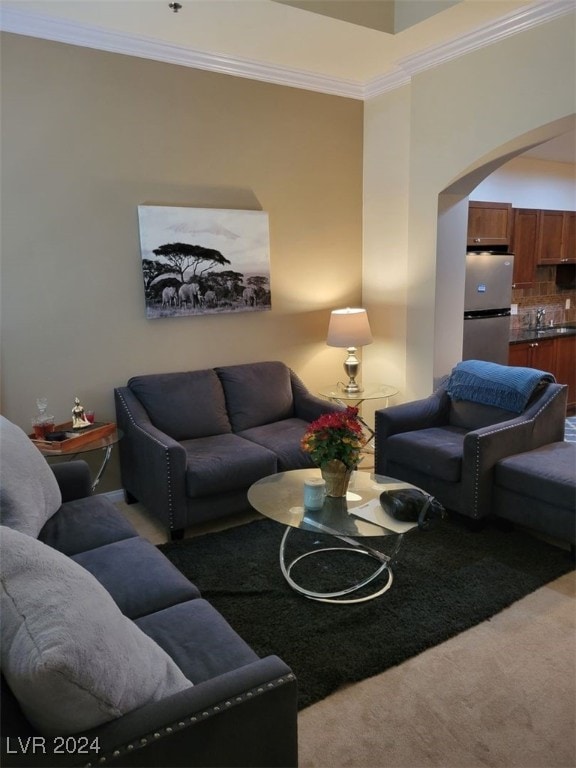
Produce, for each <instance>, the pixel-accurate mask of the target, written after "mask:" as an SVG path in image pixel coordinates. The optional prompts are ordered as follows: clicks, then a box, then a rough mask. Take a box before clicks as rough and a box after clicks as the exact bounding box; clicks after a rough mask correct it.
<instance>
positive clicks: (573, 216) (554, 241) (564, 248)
mask: <svg viewBox="0 0 576 768" xmlns="http://www.w3.org/2000/svg"><path fill="white" fill-rule="evenodd" d="M536 263H537V264H538V265H541V266H543V265H546V264H574V263H576V212H575V211H540V223H539V232H538V246H537V255H536Z"/></svg>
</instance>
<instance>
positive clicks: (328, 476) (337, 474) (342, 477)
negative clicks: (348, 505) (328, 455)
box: [320, 459, 353, 497]
mask: <svg viewBox="0 0 576 768" xmlns="http://www.w3.org/2000/svg"><path fill="white" fill-rule="evenodd" d="M320 472H321V474H322V477H323V479H324V480H325V481H326V496H334V497H342V496H346V491H347V490H348V484H349V483H350V478H351V477H352V472H353V470H351V469H349V468H348V467H347V466H346V464H343V463H342V462H341V461H339V460H338V459H331V460H330V461H327V462H326V463H325V464H322V466H321V467H320Z"/></svg>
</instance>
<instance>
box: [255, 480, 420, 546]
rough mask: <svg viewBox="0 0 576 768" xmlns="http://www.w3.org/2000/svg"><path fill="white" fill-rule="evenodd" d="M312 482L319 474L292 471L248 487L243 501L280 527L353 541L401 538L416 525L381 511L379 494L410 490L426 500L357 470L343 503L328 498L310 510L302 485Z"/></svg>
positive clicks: (398, 482) (392, 482) (397, 483)
mask: <svg viewBox="0 0 576 768" xmlns="http://www.w3.org/2000/svg"><path fill="white" fill-rule="evenodd" d="M312 477H321V475H320V470H319V469H317V468H312V469H295V470H291V471H290V472H278V473H277V474H275V475H270V476H269V477H264V478H262V479H261V480H258V481H257V482H256V483H254V484H253V485H252V486H251V487H250V489H249V490H248V501H249V502H250V504H251V505H252V506H253V507H254V509H256V510H257V511H258V512H260V513H261V514H263V515H265V516H266V517H269V518H271V519H272V520H276V521H277V522H278V523H282V524H283V525H286V526H290V527H292V528H300V529H302V530H306V531H314V532H315V533H330V534H332V535H336V536H355V537H356V536H386V535H389V534H394V533H405V532H406V531H409V530H411V529H412V528H415V527H417V523H412V522H410V523H406V522H400V521H398V520H396V519H395V518H393V517H392V516H391V515H390V514H388V513H387V512H385V510H384V509H383V507H382V505H381V503H380V495H381V494H382V493H384V492H386V493H387V494H388V492H390V491H392V492H394V491H399V490H403V491H405V490H410V491H414V492H416V494H417V497H420V499H421V501H422V503H426V502H427V501H429V500H430V498H431V497H430V496H429V495H428V494H427V493H425V492H424V491H422V490H421V489H420V488H416V486H414V485H411V484H410V483H405V482H403V481H402V480H396V479H394V478H392V477H385V476H383V475H375V474H371V473H369V472H361V471H357V472H354V473H353V474H352V479H351V481H350V485H349V487H348V493H347V494H346V498H345V499H343V498H342V499H337V498H331V497H327V498H326V500H325V502H324V506H323V507H322V509H319V510H309V509H305V508H304V506H303V504H304V481H305V480H306V479H309V478H312ZM393 496H394V493H392V497H393ZM392 497H390V498H392Z"/></svg>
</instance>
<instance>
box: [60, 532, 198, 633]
mask: <svg viewBox="0 0 576 768" xmlns="http://www.w3.org/2000/svg"><path fill="white" fill-rule="evenodd" d="M73 560H75V561H76V562H77V563H79V564H80V565H81V566H82V567H83V568H85V569H86V570H87V571H89V572H90V573H91V574H92V575H93V576H94V577H95V578H96V579H97V580H98V581H99V582H100V584H102V586H103V587H104V588H105V589H106V590H107V592H108V593H109V594H110V595H111V596H112V598H113V599H114V601H115V602H116V604H117V605H118V607H119V608H120V610H121V611H122V613H123V614H124V615H125V616H128V617H129V618H130V619H135V618H138V617H139V616H145V615H146V614H147V613H153V612H154V611H159V610H161V609H162V608H167V607H168V606H170V605H174V604H175V603H180V602H183V601H184V600H193V599H194V598H196V597H199V596H200V593H199V592H198V590H197V589H196V587H195V586H194V584H192V583H191V582H190V581H188V579H187V578H186V577H185V576H183V575H182V574H181V573H180V571H179V570H178V569H177V568H176V567H175V566H173V565H172V563H171V562H170V561H169V560H167V559H166V558H165V557H164V555H163V554H162V553H161V552H159V551H158V550H157V549H156V547H155V546H154V545H153V544H150V542H149V541H146V540H145V539H142V538H140V537H139V536H138V537H136V538H132V539H123V540H122V541H115V542H113V543H112V544H107V545H106V546H104V547H98V549H90V550H88V551H87V552H80V553H78V554H77V555H74V556H73Z"/></svg>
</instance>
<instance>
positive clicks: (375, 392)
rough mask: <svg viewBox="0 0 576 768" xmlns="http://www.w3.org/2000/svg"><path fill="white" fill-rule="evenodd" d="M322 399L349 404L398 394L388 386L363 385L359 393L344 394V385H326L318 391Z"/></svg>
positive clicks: (394, 388)
mask: <svg viewBox="0 0 576 768" xmlns="http://www.w3.org/2000/svg"><path fill="white" fill-rule="evenodd" d="M318 392H319V394H320V395H321V396H322V397H327V398H328V399H329V400H349V401H350V402H362V401H363V400H380V399H382V400H384V399H386V398H387V397H394V395H397V394H398V390H397V389H396V387H393V386H391V385H390V384H364V385H363V389H362V391H361V392H346V391H345V390H344V384H342V383H341V382H338V383H337V384H326V386H324V387H321V388H320V389H319V390H318Z"/></svg>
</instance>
